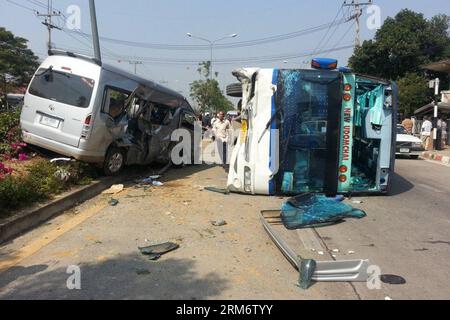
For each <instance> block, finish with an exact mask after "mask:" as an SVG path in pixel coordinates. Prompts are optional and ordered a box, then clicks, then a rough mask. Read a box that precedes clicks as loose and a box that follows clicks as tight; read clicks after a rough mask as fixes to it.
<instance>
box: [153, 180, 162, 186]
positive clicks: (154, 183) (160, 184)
mask: <svg viewBox="0 0 450 320" xmlns="http://www.w3.org/2000/svg"><path fill="white" fill-rule="evenodd" d="M152 186H154V187H162V186H164V183H162V182H159V181H153V182H152Z"/></svg>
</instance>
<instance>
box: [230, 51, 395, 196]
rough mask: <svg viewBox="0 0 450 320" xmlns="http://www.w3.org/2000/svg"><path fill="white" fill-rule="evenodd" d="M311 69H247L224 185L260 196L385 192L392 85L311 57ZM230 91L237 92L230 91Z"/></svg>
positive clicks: (390, 164)
mask: <svg viewBox="0 0 450 320" xmlns="http://www.w3.org/2000/svg"><path fill="white" fill-rule="evenodd" d="M312 66H313V68H314V69H312V70H299V69H294V70H284V69H258V68H247V69H240V70H236V71H235V72H234V73H233V74H234V75H235V76H236V77H237V78H238V80H239V81H240V83H241V84H242V130H241V134H240V139H238V142H237V145H236V146H235V148H234V152H233V154H232V157H231V162H230V173H229V179H228V187H229V188H230V190H232V191H235V192H242V193H247V194H262V195H276V194H283V195H293V194H301V193H311V192H312V193H325V194H327V195H336V194H359V193H365V194H369V193H374V194H387V193H389V190H390V188H391V184H392V178H393V174H394V166H395V145H396V143H395V142H396V128H397V123H396V121H397V86H396V84H395V83H393V82H390V81H385V80H382V79H376V78H373V77H368V76H363V75H358V74H355V73H353V72H352V71H351V70H348V69H345V68H341V69H337V61H336V60H332V59H314V60H313V63H312ZM235 96H236V95H235Z"/></svg>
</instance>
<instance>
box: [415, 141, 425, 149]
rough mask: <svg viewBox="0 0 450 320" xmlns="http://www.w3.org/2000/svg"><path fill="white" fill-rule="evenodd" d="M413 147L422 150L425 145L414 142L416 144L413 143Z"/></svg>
mask: <svg viewBox="0 0 450 320" xmlns="http://www.w3.org/2000/svg"><path fill="white" fill-rule="evenodd" d="M413 146H414V147H415V148H422V147H423V143H422V142H414V143H413Z"/></svg>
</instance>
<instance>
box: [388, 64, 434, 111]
mask: <svg viewBox="0 0 450 320" xmlns="http://www.w3.org/2000/svg"><path fill="white" fill-rule="evenodd" d="M397 83H398V87H399V97H398V98H399V110H400V112H402V113H404V114H405V115H409V116H412V115H414V111H415V110H417V109H419V108H421V107H423V106H424V105H426V104H428V103H430V102H431V101H432V99H433V98H432V96H430V94H431V91H430V89H429V88H428V81H427V79H426V78H425V77H423V76H420V75H418V74H416V73H408V74H406V75H405V76H404V77H403V78H401V79H399V80H398V82H397Z"/></svg>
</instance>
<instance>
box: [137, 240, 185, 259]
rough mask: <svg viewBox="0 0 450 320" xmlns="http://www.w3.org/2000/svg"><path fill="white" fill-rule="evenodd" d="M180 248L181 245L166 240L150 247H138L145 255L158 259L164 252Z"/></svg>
mask: <svg viewBox="0 0 450 320" xmlns="http://www.w3.org/2000/svg"><path fill="white" fill-rule="evenodd" d="M178 248H180V245H178V244H176V243H173V242H166V243H161V244H156V245H153V246H149V247H143V248H141V247H140V248H138V249H139V251H140V252H141V253H142V254H143V255H146V256H148V258H149V260H152V261H156V260H159V258H161V257H162V256H163V255H164V254H166V253H169V252H171V251H174V250H177V249H178Z"/></svg>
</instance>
